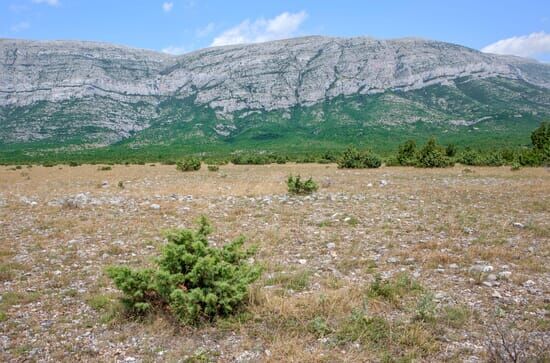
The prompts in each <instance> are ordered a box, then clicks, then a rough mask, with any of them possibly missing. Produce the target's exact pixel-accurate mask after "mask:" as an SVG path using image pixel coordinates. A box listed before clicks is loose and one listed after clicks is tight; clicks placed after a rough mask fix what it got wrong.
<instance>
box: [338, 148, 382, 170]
mask: <svg viewBox="0 0 550 363" xmlns="http://www.w3.org/2000/svg"><path fill="white" fill-rule="evenodd" d="M381 165H382V160H381V159H380V158H379V157H378V156H377V155H375V154H373V153H372V152H370V151H368V150H365V151H359V150H357V149H355V148H354V147H349V148H348V149H346V150H345V151H344V153H343V154H342V157H341V158H340V159H338V167H339V168H343V169H363V168H379V167H380V166H381Z"/></svg>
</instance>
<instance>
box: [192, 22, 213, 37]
mask: <svg viewBox="0 0 550 363" xmlns="http://www.w3.org/2000/svg"><path fill="white" fill-rule="evenodd" d="M214 29H216V24H214V23H208V24H207V25H206V26H204V27H202V28H198V29H197V30H196V31H195V33H196V34H197V37H199V38H204V37H205V36H207V35H209V34H210V33H212V32H213V31H214Z"/></svg>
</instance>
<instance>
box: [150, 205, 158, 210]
mask: <svg viewBox="0 0 550 363" xmlns="http://www.w3.org/2000/svg"><path fill="white" fill-rule="evenodd" d="M149 208H151V209H154V210H159V209H160V205H158V204H151V205H150V206H149Z"/></svg>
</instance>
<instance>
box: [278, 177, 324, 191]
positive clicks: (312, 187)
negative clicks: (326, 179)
mask: <svg viewBox="0 0 550 363" xmlns="http://www.w3.org/2000/svg"><path fill="white" fill-rule="evenodd" d="M286 185H287V186H288V192H289V193H290V194H311V193H313V192H315V191H316V190H317V189H319V186H318V185H317V183H315V182H314V181H313V179H312V178H309V179H308V180H306V181H302V180H301V179H300V175H298V176H296V177H293V176H292V175H289V177H288V179H287V181H286Z"/></svg>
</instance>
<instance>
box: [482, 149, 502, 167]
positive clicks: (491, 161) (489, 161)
mask: <svg viewBox="0 0 550 363" xmlns="http://www.w3.org/2000/svg"><path fill="white" fill-rule="evenodd" d="M505 162H506V160H504V158H503V157H502V153H500V152H498V151H496V150H494V151H492V152H490V153H488V154H487V155H485V157H484V158H483V161H482V163H483V165H487V166H502V165H504V163H505Z"/></svg>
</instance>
